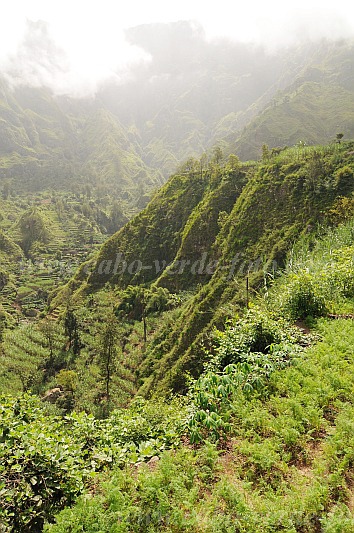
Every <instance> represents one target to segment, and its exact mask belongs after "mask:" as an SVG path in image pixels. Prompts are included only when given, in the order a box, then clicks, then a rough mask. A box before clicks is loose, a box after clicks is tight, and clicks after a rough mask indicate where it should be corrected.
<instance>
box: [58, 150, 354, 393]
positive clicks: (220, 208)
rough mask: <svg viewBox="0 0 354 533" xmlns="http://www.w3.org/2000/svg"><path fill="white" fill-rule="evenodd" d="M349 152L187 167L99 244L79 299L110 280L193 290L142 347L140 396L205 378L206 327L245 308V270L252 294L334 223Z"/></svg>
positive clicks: (348, 180) (116, 285) (346, 184)
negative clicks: (308, 236) (299, 244)
mask: <svg viewBox="0 0 354 533" xmlns="http://www.w3.org/2000/svg"><path fill="white" fill-rule="evenodd" d="M352 149H353V145H352V144H351V143H343V144H333V145H330V146H325V147H314V148H304V147H302V148H294V149H288V150H285V151H283V152H281V153H280V154H278V155H276V154H275V155H270V154H266V155H265V160H264V161H262V162H260V163H258V164H252V165H240V164H239V163H238V162H237V159H236V160H235V159H232V158H230V160H229V161H228V162H227V163H225V164H224V166H222V165H221V163H220V161H219V162H218V163H216V161H215V159H213V160H212V161H211V162H210V163H209V165H208V167H205V170H204V172H203V175H202V176H201V173H200V165H197V166H192V168H191V169H190V170H189V172H188V173H185V174H183V175H176V176H174V177H173V178H171V180H170V181H169V182H168V184H167V185H166V186H165V187H164V188H163V189H162V190H161V191H160V193H158V194H157V196H156V197H155V198H154V200H153V201H152V202H151V204H149V206H148V207H147V208H146V209H145V210H144V211H143V212H142V213H141V214H140V215H138V216H137V217H136V218H135V219H133V220H132V221H131V222H130V223H129V224H128V225H127V226H126V227H124V228H123V229H122V230H121V231H120V232H118V233H117V234H115V235H114V236H112V237H111V238H110V239H109V241H107V243H105V244H104V245H103V247H102V249H101V250H100V253H99V255H98V256H97V258H96V259H95V260H94V261H93V262H92V263H91V265H89V267H87V270H88V272H89V273H88V274H87V273H86V274H85V271H86V267H85V268H83V269H81V271H80V272H79V274H78V276H77V278H76V280H73V282H72V283H71V285H70V286H71V290H74V291H75V290H76V289H78V288H79V289H80V290H79V292H78V294H85V293H86V294H89V293H90V292H91V291H95V290H97V289H99V288H100V287H103V286H104V285H105V284H106V283H107V281H109V282H110V284H111V285H112V288H113V289H116V290H118V289H125V288H126V287H127V286H128V285H130V284H139V283H143V284H147V283H151V282H153V283H154V284H155V286H165V287H168V288H169V289H171V290H173V291H179V290H181V289H191V288H193V289H194V290H195V289H197V290H196V292H195V295H194V296H193V297H192V298H191V299H190V300H189V301H188V302H187V303H186V304H184V306H183V307H182V308H181V311H180V316H179V317H178V318H177V319H176V321H175V322H174V324H172V325H171V324H169V325H168V328H167V330H166V331H164V332H160V333H159V335H160V336H159V335H157V337H156V338H155V339H154V340H153V342H152V344H151V346H150V347H148V348H147V350H146V354H145V362H144V363H142V365H141V367H140V377H141V378H143V379H144V380H145V383H144V385H143V387H142V388H141V392H142V393H143V394H149V393H151V392H152V390H156V389H158V390H160V391H166V390H168V389H169V388H171V387H172V388H173V389H175V390H181V389H183V387H184V382H185V378H184V375H185V372H186V371H189V372H192V373H193V374H198V372H199V371H200V369H201V366H202V363H203V359H202V357H201V355H200V346H201V342H202V341H203V339H205V335H206V334H207V332H208V331H210V328H211V326H212V324H219V323H220V322H222V321H224V320H225V317H226V316H228V314H229V313H230V312H232V310H234V309H235V308H236V309H237V307H238V306H240V305H241V306H242V305H244V304H245V300H246V294H245V286H246V282H245V279H246V274H247V270H250V285H251V286H252V287H253V288H257V287H258V286H259V284H260V283H263V282H264V279H263V278H264V272H267V271H269V272H270V273H271V272H272V271H273V270H274V269H277V268H279V267H282V265H283V263H284V258H285V255H286V253H287V251H288V250H289V247H290V246H291V245H292V243H293V242H295V240H296V239H297V238H298V237H299V235H301V234H304V233H311V232H312V231H313V230H315V229H316V227H317V225H318V224H319V223H323V224H326V223H327V222H328V221H329V220H330V219H329V211H330V209H331V208H332V207H333V206H334V205H336V202H337V201H338V199H339V198H340V197H342V196H350V195H351V194H352V192H353V188H354V180H353V150H352ZM231 161H233V163H231ZM349 203H350V201H349ZM117 258H118V260H117ZM156 266H158V268H156ZM114 268H116V273H115V272H114ZM161 268H163V271H161ZM267 275H268V274H267ZM198 284H201V285H202V286H201V287H200V286H198ZM117 298H118V300H119V296H117ZM58 301H60V300H58V299H57V300H55V305H57V303H58Z"/></svg>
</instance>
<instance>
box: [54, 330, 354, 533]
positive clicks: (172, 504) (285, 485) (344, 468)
mask: <svg viewBox="0 0 354 533" xmlns="http://www.w3.org/2000/svg"><path fill="white" fill-rule="evenodd" d="M319 331H320V333H321V335H322V336H323V340H322V341H321V342H320V343H318V344H317V345H316V346H313V347H311V348H309V349H307V350H306V351H303V352H300V353H299V354H298V355H297V356H295V358H294V359H293V362H292V364H291V365H289V366H287V367H286V368H280V369H275V370H274V372H272V374H271V376H270V378H269V382H268V385H267V390H266V391H264V394H263V395H262V397H260V396H259V395H258V394H245V391H244V390H242V388H238V389H237V390H236V388H235V389H234V390H232V391H230V395H229V399H228V403H229V412H230V413H229V430H228V440H227V443H226V446H225V448H224V449H221V450H218V449H217V448H216V446H215V445H212V444H210V443H208V442H206V443H204V444H203V446H201V447H200V448H198V449H196V448H194V449H193V448H191V447H182V448H180V449H179V450H177V451H176V452H165V453H163V454H162V456H161V460H160V461H157V462H156V464H154V465H150V464H149V465H146V466H144V465H142V466H140V467H139V468H136V467H126V468H125V469H123V470H121V469H120V470H117V469H114V472H113V475H112V474H109V476H107V475H105V474H104V475H103V476H102V477H101V483H100V484H99V486H97V485H95V488H94V490H91V491H88V492H86V494H85V495H83V496H82V497H81V498H79V500H78V502H77V504H76V505H75V506H74V507H73V508H71V509H69V508H68V509H66V510H64V511H63V512H62V513H61V514H59V515H58V516H57V519H56V525H47V526H46V528H45V531H47V532H51V533H64V532H69V531H70V532H71V533H78V532H81V531H87V532H90V533H91V532H92V533H93V532H95V533H98V532H100V533H112V532H142V531H146V532H160V531H166V532H187V531H190V532H198V533H205V532H207V533H208V532H210V533H211V532H213V533H216V532H219V531H225V532H238V531H240V532H249V533H255V532H257V533H258V532H260V533H261V532H273V531H274V532H275V531H286V532H288V533H290V532H291V533H295V532H300V531H301V532H316V531H323V532H326V533H330V532H331V533H333V532H341V533H349V532H351V531H352V530H353V527H354V520H353V517H352V515H351V513H350V510H349V507H348V504H349V499H350V498H351V497H352V487H351V474H350V472H351V471H352V467H353V464H354V431H353V429H354V427H353V417H354V405H353V398H354V394H353V393H354V373H353V366H354V359H353V356H354V354H353V345H354V324H353V323H352V321H350V320H341V321H335V322H332V323H329V322H326V321H322V322H321V323H320V324H319ZM219 412H220V411H219ZM221 416H223V414H222V412H221Z"/></svg>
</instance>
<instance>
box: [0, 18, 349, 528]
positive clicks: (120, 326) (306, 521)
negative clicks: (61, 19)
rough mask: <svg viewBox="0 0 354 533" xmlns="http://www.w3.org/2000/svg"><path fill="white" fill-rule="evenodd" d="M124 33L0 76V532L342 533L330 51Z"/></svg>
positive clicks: (344, 454)
mask: <svg viewBox="0 0 354 533" xmlns="http://www.w3.org/2000/svg"><path fill="white" fill-rule="evenodd" d="M181 34H183V35H184V40H183V43H184V44H183V46H180V48H178V47H177V46H176V43H180V42H181V40H180V36H181ZM128 35H129V39H130V40H131V42H132V43H134V44H135V45H139V46H141V47H142V48H143V49H144V50H145V51H146V52H148V53H150V54H151V61H150V62H149V63H146V64H145V65H144V64H142V65H140V67H139V68H140V70H139V69H138V68H137V69H136V71H134V72H133V73H132V77H131V78H129V79H128V80H127V81H126V83H121V84H118V85H117V84H116V85H115V84H113V83H112V84H111V83H106V84H105V85H104V86H102V87H100V89H99V90H98V91H97V94H96V95H95V96H94V97H92V98H73V97H71V96H68V95H60V94H54V92H53V91H52V90H51V89H49V88H45V87H28V86H22V85H17V86H16V87H10V85H9V83H8V82H7V81H6V80H5V79H4V80H1V81H0V195H1V197H0V362H1V364H0V531H1V532H4V533H40V532H42V531H44V532H52V533H64V532H68V533H69V532H72V533H74V532H75V533H76V532H77V533H79V532H80V531H88V532H92V533H93V532H102V533H106V532H107V533H114V532H131V531H134V532H137V533H138V532H143V531H146V532H160V531H166V532H172V531H173V532H187V531H193V532H200V533H202V532H203V533H204V532H205V533H208V532H210V533H212V532H219V531H225V532H249V533H258V532H264V533H265V532H273V531H274V532H277V531H287V532H289V533H295V532H299V533H300V532H301V533H302V532H306V533H307V532H308V533H310V532H313V533H316V532H320V531H321V532H322V531H323V532H325V533H335V532H341V533H347V532H348V533H350V532H351V531H352V530H353V527H354V518H353V501H354V490H353V487H354V471H353V465H354V440H353V436H354V431H353V430H354V428H353V414H354V413H353V399H354V381H353V375H354V373H353V367H354V351H353V346H354V324H353V316H354V260H353V257H354V255H353V252H354V141H353V136H354V129H353V128H354V126H353V124H354V120H353V119H354V117H353V113H354V101H353V95H354V77H353V69H352V66H353V43H352V41H345V40H343V41H338V42H331V41H325V40H324V41H322V42H321V43H320V44H318V43H317V44H316V43H310V42H309V43H304V44H302V45H301V46H300V45H299V46H298V47H292V48H289V49H287V50H286V51H283V52H278V53H277V54H275V55H274V54H273V55H272V54H271V53H270V52H269V51H268V52H267V51H266V50H264V49H262V47H256V46H247V45H245V44H241V43H238V44H237V43H233V42H231V41H230V42H228V41H226V40H225V41H222V40H221V41H217V42H215V41H212V42H208V41H207V40H206V39H205V37H204V36H203V34H202V32H201V30H200V29H198V27H195V26H193V25H192V24H191V23H187V22H186V23H176V24H172V25H170V26H168V27H166V25H164V24H157V25H154V24H152V25H146V26H145V25H144V26H140V27H137V28H132V29H131V30H130V32H129V33H128ZM156 43H158V46H157V45H156ZM166 43H169V52H170V55H169V56H168V59H169V61H166V57H165V53H164V51H165V48H166ZM164 46H165V48H164ZM191 50H192V51H193V53H190V51H191ZM171 58H173V60H174V61H171ZM209 110H210V112H209Z"/></svg>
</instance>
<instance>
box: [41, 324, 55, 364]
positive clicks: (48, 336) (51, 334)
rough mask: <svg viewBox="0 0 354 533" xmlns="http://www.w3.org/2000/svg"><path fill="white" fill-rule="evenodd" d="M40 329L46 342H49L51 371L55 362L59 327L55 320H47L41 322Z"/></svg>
mask: <svg viewBox="0 0 354 533" xmlns="http://www.w3.org/2000/svg"><path fill="white" fill-rule="evenodd" d="M38 327H39V330H40V331H41V332H42V334H43V336H44V338H45V340H46V341H47V346H48V349H49V359H48V363H47V366H48V367H49V369H51V368H52V366H53V361H54V348H55V339H56V336H57V325H56V323H55V322H54V321H53V320H50V319H49V318H45V319H44V320H43V321H42V322H40V324H39V326H38Z"/></svg>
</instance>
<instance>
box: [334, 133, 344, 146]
mask: <svg viewBox="0 0 354 533" xmlns="http://www.w3.org/2000/svg"><path fill="white" fill-rule="evenodd" d="M343 137H344V133H337V135H336V142H337V143H338V144H340V143H341V141H342V139H343Z"/></svg>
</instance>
